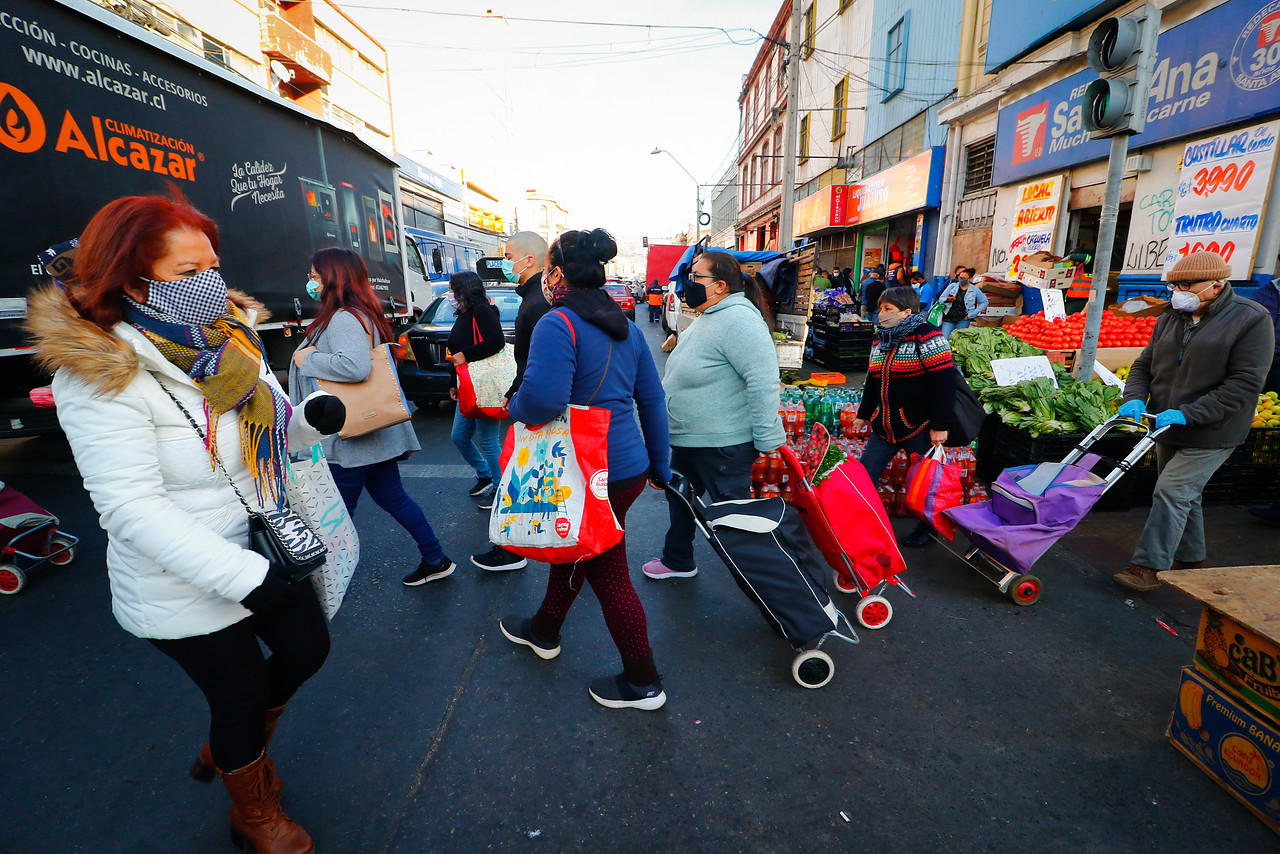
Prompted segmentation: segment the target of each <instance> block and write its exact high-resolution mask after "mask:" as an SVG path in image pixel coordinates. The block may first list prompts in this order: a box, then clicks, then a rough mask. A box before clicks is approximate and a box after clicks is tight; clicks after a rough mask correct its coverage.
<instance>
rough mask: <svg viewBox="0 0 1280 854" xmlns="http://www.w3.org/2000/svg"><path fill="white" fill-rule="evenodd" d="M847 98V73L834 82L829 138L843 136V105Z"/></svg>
mask: <svg viewBox="0 0 1280 854" xmlns="http://www.w3.org/2000/svg"><path fill="white" fill-rule="evenodd" d="M848 98H849V75H847V74H846V75H845V76H844V79H843V80H841V81H839V82H838V83H836V89H835V95H834V96H833V98H832V112H831V138H832V139H839V138H840V137H842V136H844V124H845V105H846V102H847V101H848Z"/></svg>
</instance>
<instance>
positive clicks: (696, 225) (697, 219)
mask: <svg viewBox="0 0 1280 854" xmlns="http://www.w3.org/2000/svg"><path fill="white" fill-rule="evenodd" d="M649 153H650V154H665V155H667V156H668V157H670V158H671V159H672V160H674V161H675V164H676V165H677V166H679V167H680V168H681V169H684V174H686V175H688V176H689V177H690V178H693V193H694V198H695V199H696V202H697V207H696V208H695V210H694V213H693V242H694V243H695V244H697V243H698V241H700V240H702V184H700V183H699V182H698V179H697V177H696V176H694V174H693V173H692V172H690V171H689V170H688V169H685V168H684V164H683V163H681V162H680V161H679V160H676V156H675V155H674V154H672V153H671V152H670V151H667V150H666V149H665V148H658V147H657V146H654V149H653V151H650V152H649Z"/></svg>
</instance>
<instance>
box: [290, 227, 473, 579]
mask: <svg viewBox="0 0 1280 854" xmlns="http://www.w3.org/2000/svg"><path fill="white" fill-rule="evenodd" d="M310 277H311V280H310V281H309V282H308V283H307V293H308V294H310V295H311V296H312V297H313V298H314V299H318V300H320V311H319V313H318V314H317V315H316V319H315V320H313V321H312V322H311V325H310V326H308V327H307V334H306V338H305V339H304V340H303V342H302V346H301V347H299V348H298V350H297V352H295V353H294V354H293V363H292V364H291V365H290V366H289V397H290V400H291V401H292V402H293V403H294V404H295V405H296V404H297V402H298V401H300V400H302V399H303V398H305V397H306V396H307V395H308V394H310V393H311V391H313V390H314V389H315V381H316V380H330V381H333V382H342V383H358V382H362V381H363V380H366V379H368V377H369V371H370V370H371V369H372V361H371V359H370V357H369V351H370V349H372V347H373V344H375V343H377V344H381V343H383V342H384V341H388V340H390V338H391V326H390V325H389V324H388V323H387V320H386V318H385V317H383V315H382V306H381V304H380V303H379V302H378V298H377V297H376V296H375V295H374V293H373V287H372V286H371V285H370V284H369V273H368V270H367V269H366V268H365V265H364V259H363V258H361V257H360V255H359V254H358V253H356V252H352V251H351V250H350V249H339V248H337V247H331V248H329V249H321V250H320V251H319V252H317V253H316V254H315V255H313V256H312V258H311V273H310ZM322 447H323V448H324V453H325V456H326V457H328V458H329V467H330V469H331V470H332V471H333V480H334V482H335V483H336V484H337V486H338V491H339V492H340V493H342V500H343V502H344V503H345V504H346V505H347V512H348V513H351V514H352V516H353V517H354V515H355V511H356V502H357V501H358V500H359V498H360V493H361V492H363V491H364V490H366V489H367V490H368V491H369V496H370V497H371V498H372V499H373V501H374V503H375V504H377V505H378V506H379V507H381V508H382V509H383V510H386V511H387V512H388V513H390V514H391V516H392V518H394V519H395V520H396V521H397V522H399V523H400V525H401V527H403V528H404V529H405V530H406V531H408V532H409V533H410V534H411V535H412V536H413V539H414V541H415V542H416V543H417V544H418V551H419V552H420V553H421V555H422V562H421V563H419V564H418V568H417V569H415V570H414V571H413V572H411V573H409V574H408V575H406V576H405V577H404V583H405V584H406V585H408V586H410V587H416V586H418V585H419V584H426V583H427V582H428V581H436V580H437V579H441V578H444V577H446V576H448V575H452V574H453V571H454V569H456V565H455V564H454V562H453V561H451V560H450V559H449V558H448V556H446V555H445V553H444V549H443V548H441V546H440V541H439V540H438V539H436V535H435V532H434V531H433V530H431V523H430V522H428V521H427V517H426V514H424V513H423V512H422V508H421V507H419V506H418V504H417V502H415V501H414V500H413V499H412V498H410V497H409V495H408V493H407V492H405V489H404V484H403V483H402V482H401V481H400V466H399V461H400V460H401V459H403V458H405V457H407V456H408V455H409V454H410V453H412V452H414V451H416V450H418V449H419V447H420V446H419V445H418V437H417V435H416V434H415V433H414V432H413V425H412V424H411V423H410V422H408V421H406V422H404V423H402V424H395V425H393V426H390V427H384V428H382V429H381V430H377V431H375V432H373V433H368V434H366V435H364V436H356V437H353V438H350V439H343V438H341V437H339V436H330V437H329V438H327V439H325V440H324V442H323V443H322Z"/></svg>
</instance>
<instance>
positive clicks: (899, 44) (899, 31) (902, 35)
mask: <svg viewBox="0 0 1280 854" xmlns="http://www.w3.org/2000/svg"><path fill="white" fill-rule="evenodd" d="M907 23H908V16H907V15H903V16H902V17H901V18H899V19H898V23H896V24H894V25H893V26H892V27H890V28H889V35H888V36H886V37H885V49H884V97H883V98H882V99H881V100H882V101H887V100H889V99H890V98H892V97H893V96H894V95H896V94H898V93H899V92H901V91H902V90H903V89H904V88H905V87H906V85H907Z"/></svg>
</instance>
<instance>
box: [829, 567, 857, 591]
mask: <svg viewBox="0 0 1280 854" xmlns="http://www.w3.org/2000/svg"><path fill="white" fill-rule="evenodd" d="M831 582H832V583H833V584H835V586H836V590H839V591H840V592H841V593H857V592H858V585H856V584H854V583H853V582H852V581H849V580H848V579H846V578H845V577H844V576H843V575H841V574H840V573H839V572H838V571H836V570H834V569H833V570H831Z"/></svg>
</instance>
